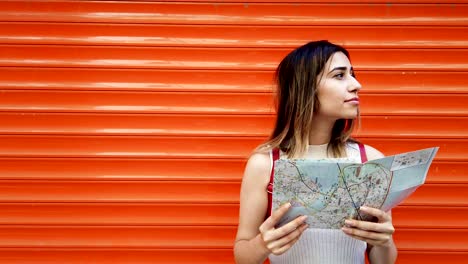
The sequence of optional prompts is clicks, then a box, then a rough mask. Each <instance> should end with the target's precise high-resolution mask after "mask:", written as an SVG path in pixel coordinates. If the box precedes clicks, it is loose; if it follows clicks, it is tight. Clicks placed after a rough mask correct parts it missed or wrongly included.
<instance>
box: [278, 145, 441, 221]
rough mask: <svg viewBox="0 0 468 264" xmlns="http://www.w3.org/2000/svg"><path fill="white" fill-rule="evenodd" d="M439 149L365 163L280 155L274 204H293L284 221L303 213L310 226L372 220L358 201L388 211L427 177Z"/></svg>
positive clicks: (429, 149) (362, 204) (424, 150)
mask: <svg viewBox="0 0 468 264" xmlns="http://www.w3.org/2000/svg"><path fill="white" fill-rule="evenodd" d="M438 149H439V148H438V147H434V148H428V149H422V150H418V151H414V152H408V153H402V154H398V155H394V156H388V157H384V158H381V159H376V160H370V161H368V162H366V163H343V162H338V161H333V160H332V159H328V160H327V159H325V160H312V159H278V160H277V161H275V167H274V168H275V170H274V172H275V173H274V186H273V206H272V209H273V210H276V209H277V208H278V207H280V206H281V205H282V204H284V203H286V202H291V204H292V206H291V208H290V209H289V211H288V212H287V213H286V215H285V216H284V217H283V218H282V219H281V220H280V222H279V223H278V226H282V225H284V224H286V223H288V222H289V221H291V220H293V219H294V218H296V217H297V216H299V215H308V216H309V217H308V218H307V223H308V224H309V227H310V228H327V229H330V228H341V227H342V226H343V225H344V220H345V219H348V218H354V219H360V220H367V221H370V220H371V217H370V216H369V215H364V214H363V213H362V212H359V207H360V206H368V207H373V208H378V209H381V210H383V211H388V210H390V209H392V208H393V207H395V206H397V205H398V204H399V203H401V202H402V201H403V200H404V199H405V198H406V197H408V196H409V195H410V194H411V193H413V192H414V191H415V190H416V189H417V188H418V187H419V186H420V185H422V184H423V183H424V181H425V180H426V175H427V172H428V170H429V166H430V165H431V163H432V160H433V158H434V156H435V154H436V152H437V150H438Z"/></svg>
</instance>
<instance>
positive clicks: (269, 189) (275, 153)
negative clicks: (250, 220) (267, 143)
mask: <svg viewBox="0 0 468 264" xmlns="http://www.w3.org/2000/svg"><path fill="white" fill-rule="evenodd" d="M272 154H273V165H272V166H271V174H270V181H269V183H268V186H267V195H268V207H267V212H266V215H265V219H267V218H268V217H270V215H271V204H272V201H273V197H272V196H273V181H274V176H275V161H277V160H278V159H279V156H280V155H279V149H273V150H272Z"/></svg>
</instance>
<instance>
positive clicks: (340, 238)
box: [269, 143, 367, 264]
mask: <svg viewBox="0 0 468 264" xmlns="http://www.w3.org/2000/svg"><path fill="white" fill-rule="evenodd" d="M346 154H347V158H339V159H331V160H340V161H350V162H359V163H360V162H361V154H360V152H359V146H358V145H357V144H355V143H349V144H347V146H346ZM270 158H271V169H273V156H272V154H271V152H270ZM281 158H283V157H281ZM271 169H270V170H271ZM366 247H367V245H366V243H365V242H364V241H361V240H357V239H354V238H351V237H349V236H348V235H346V234H345V233H343V231H341V230H340V229H316V228H308V229H307V230H305V231H304V232H303V233H302V235H301V237H300V239H299V240H298V241H297V242H296V243H295V244H294V245H293V246H292V247H291V248H290V249H289V250H288V251H286V252H285V253H283V254H282V255H279V256H277V255H274V254H270V256H269V259H270V263H271V264H315V263H320V264H348V263H349V264H358V263H359V264H362V263H364V262H365V255H364V254H365V251H366Z"/></svg>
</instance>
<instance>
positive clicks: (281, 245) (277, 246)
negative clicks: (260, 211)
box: [259, 203, 308, 255]
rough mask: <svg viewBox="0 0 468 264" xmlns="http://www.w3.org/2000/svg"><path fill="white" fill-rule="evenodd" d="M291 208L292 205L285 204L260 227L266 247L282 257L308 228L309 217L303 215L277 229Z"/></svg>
mask: <svg viewBox="0 0 468 264" xmlns="http://www.w3.org/2000/svg"><path fill="white" fill-rule="evenodd" d="M290 207H291V204H290V203H286V204H284V205H283V206H281V207H280V208H278V209H277V210H276V211H274V212H273V213H272V214H271V216H270V217H268V218H267V219H266V220H265V222H263V223H262V224H261V225H260V227H259V231H260V235H261V238H262V240H263V242H264V245H265V247H266V248H267V249H268V250H269V251H270V252H271V253H273V254H275V255H281V254H283V253H284V252H286V251H287V250H288V249H290V248H291V247H292V246H293V245H294V243H296V242H297V241H298V240H299V238H300V237H301V235H302V233H303V232H304V230H306V229H307V227H308V225H307V223H305V220H306V219H307V216H305V215H303V216H298V217H297V218H296V219H294V220H292V221H291V222H289V223H287V224H286V225H283V226H282V227H280V228H275V226H276V224H277V223H278V222H279V221H280V219H281V218H282V217H283V215H284V214H286V212H287V211H288V210H289V208H290Z"/></svg>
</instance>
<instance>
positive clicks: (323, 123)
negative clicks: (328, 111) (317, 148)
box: [309, 116, 336, 145]
mask: <svg viewBox="0 0 468 264" xmlns="http://www.w3.org/2000/svg"><path fill="white" fill-rule="evenodd" d="M335 121H336V120H334V119H325V118H321V117H320V116H314V117H313V120H312V122H313V126H312V128H311V130H310V134H309V145H323V144H327V143H328V142H330V138H331V132H332V129H333V126H334V125H335Z"/></svg>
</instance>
